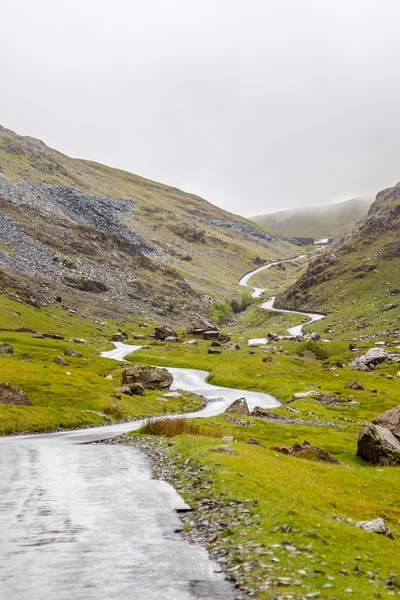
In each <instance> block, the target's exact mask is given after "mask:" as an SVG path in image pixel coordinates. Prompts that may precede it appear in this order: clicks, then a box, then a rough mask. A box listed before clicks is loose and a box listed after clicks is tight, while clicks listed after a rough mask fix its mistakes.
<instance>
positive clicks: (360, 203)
mask: <svg viewBox="0 0 400 600" xmlns="http://www.w3.org/2000/svg"><path fill="white" fill-rule="evenodd" d="M372 201H373V198H368V197H360V198H351V199H350V200H345V201H343V202H338V203H336V204H326V205H324V206H309V207H304V208H294V209H290V210H282V211H279V212H276V213H271V214H266V215H258V216H256V217H252V220H253V221H254V222H255V223H260V225H264V226H265V227H269V228H270V229H273V230H274V231H277V232H279V233H281V234H283V235H286V236H290V237H311V238H314V239H315V240H317V239H321V238H327V237H335V238H336V237H338V236H339V235H341V234H342V233H344V232H345V231H347V230H348V229H350V228H351V227H353V225H355V224H356V223H357V222H358V221H360V220H361V219H364V218H365V217H366V216H367V213H368V209H369V207H370V206H371V203H372Z"/></svg>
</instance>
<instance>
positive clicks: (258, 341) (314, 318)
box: [239, 254, 325, 346]
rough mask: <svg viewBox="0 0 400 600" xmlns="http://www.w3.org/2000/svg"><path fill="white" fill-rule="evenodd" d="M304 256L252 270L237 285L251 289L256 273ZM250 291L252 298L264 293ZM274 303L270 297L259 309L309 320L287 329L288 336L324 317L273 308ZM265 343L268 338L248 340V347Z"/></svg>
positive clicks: (260, 289)
mask: <svg viewBox="0 0 400 600" xmlns="http://www.w3.org/2000/svg"><path fill="white" fill-rule="evenodd" d="M306 256H307V255H306V254H300V255H299V256H295V257H294V258H286V259H284V260H277V261H275V262H271V263H268V264H267V265H263V266H261V267H258V268H257V269H254V271H250V273H246V275H243V277H242V278H241V279H239V285H242V286H245V287H251V286H249V285H248V284H249V281H250V279H251V278H252V277H254V275H257V273H261V272H262V271H266V270H267V269H270V268H271V267H276V266H278V265H280V264H283V263H286V262H291V261H294V260H299V259H300V258H305V257H306ZM252 289H253V292H252V294H251V295H252V297H253V298H260V297H261V296H262V294H263V292H264V291H265V290H264V289H263V288H257V287H253V288H252ZM274 303H275V296H271V298H270V299H269V300H268V301H267V302H263V303H262V304H260V308H261V309H262V310H273V311H274V312H281V313H292V314H295V315H301V316H302V317H304V316H306V317H308V318H309V320H308V321H307V322H306V323H301V324H300V325H295V326H293V327H289V328H288V333H289V335H291V336H293V337H296V336H297V335H302V333H303V327H304V326H305V325H310V324H311V323H315V321H320V320H321V319H323V318H325V315H323V314H321V313H312V312H300V311H297V310H284V309H282V308H274ZM267 343H268V338H252V339H250V340H249V345H250V346H257V345H262V344H267Z"/></svg>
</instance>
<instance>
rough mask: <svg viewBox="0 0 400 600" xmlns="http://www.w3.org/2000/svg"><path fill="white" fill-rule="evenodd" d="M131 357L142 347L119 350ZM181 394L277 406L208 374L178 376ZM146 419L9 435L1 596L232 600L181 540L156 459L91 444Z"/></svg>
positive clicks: (211, 405) (223, 403)
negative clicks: (156, 473)
mask: <svg viewBox="0 0 400 600" xmlns="http://www.w3.org/2000/svg"><path fill="white" fill-rule="evenodd" d="M115 346H116V348H115V349H114V350H112V351H110V352H108V353H105V355H106V356H108V357H109V358H114V359H116V360H122V359H123V358H124V356H126V354H128V353H130V352H132V351H133V350H137V349H139V347H137V346H136V347H133V346H129V345H126V344H118V343H117V344H115ZM171 372H173V375H174V384H173V388H175V389H177V388H180V389H185V390H189V391H194V392H197V393H199V394H202V395H204V396H205V397H206V398H207V399H208V405H207V406H206V407H205V409H203V410H202V411H199V412H198V413H193V416H196V417H201V416H203V417H204V416H212V415H216V414H219V413H221V412H223V411H224V410H225V408H226V407H227V406H228V405H229V404H230V403H231V402H233V400H235V399H236V398H238V397H240V396H247V399H248V403H249V406H250V408H254V406H255V405H256V404H258V405H261V406H264V407H274V406H277V405H278V404H279V402H278V401H277V400H276V399H275V398H273V397H272V396H270V395H268V394H262V393H257V392H246V391H243V390H234V389H229V388H224V387H217V386H212V385H210V384H208V383H206V381H205V379H206V377H207V375H208V373H206V372H204V371H196V370H192V369H171ZM142 424H143V422H142V421H137V422H134V423H122V424H116V425H111V426H107V427H95V428H89V429H81V430H76V431H64V432H60V433H55V434H42V435H31V436H16V437H9V438H0V599H1V600H3V599H5V600H73V599H76V600H92V599H96V600H103V599H104V600H106V599H107V600H114V599H115V600H117V599H118V600H125V599H127V600H131V599H132V600H133V599H135V600H192V599H196V598H197V599H200V598H206V599H207V600H220V599H221V600H231V599H233V598H234V594H233V591H232V587H231V586H230V584H229V583H228V582H226V581H225V580H224V577H223V575H222V574H221V573H220V572H219V571H220V569H219V567H218V565H216V563H214V562H213V561H212V560H210V557H209V556H208V554H207V552H206V551H205V550H204V549H203V548H201V547H200V546H197V545H193V544H189V543H188V542H187V541H185V540H184V539H183V537H182V536H181V535H180V534H179V530H180V528H181V522H180V520H179V517H178V514H177V512H176V511H177V510H182V509H185V508H188V507H187V506H186V505H185V504H184V502H183V500H182V499H181V498H180V496H179V495H178V494H177V493H176V492H175V490H174V489H173V488H172V487H171V486H169V485H168V484H166V483H165V482H162V481H156V480H153V479H152V478H151V477H152V474H151V468H150V464H149V462H148V459H147V458H146V457H145V456H144V455H143V454H142V453H141V452H139V451H138V450H136V449H135V448H132V447H127V446H116V445H110V446H107V445H90V444H88V442H93V441H96V440H101V439H107V438H109V437H113V436H115V435H118V434H120V433H124V432H127V431H130V430H132V429H137V428H139V427H140V426H141V425H142Z"/></svg>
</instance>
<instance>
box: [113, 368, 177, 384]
mask: <svg viewBox="0 0 400 600" xmlns="http://www.w3.org/2000/svg"><path fill="white" fill-rule="evenodd" d="M172 382H173V377H172V375H171V373H170V372H169V371H167V369H163V368H161V367H141V366H135V367H129V368H128V369H125V371H124V372H123V374H122V383H123V384H124V385H127V386H128V387H131V386H132V385H133V384H136V383H140V384H141V385H142V386H143V387H144V388H145V389H149V390H169V388H170V386H171V384H172Z"/></svg>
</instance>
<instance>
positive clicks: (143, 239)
mask: <svg viewBox="0 0 400 600" xmlns="http://www.w3.org/2000/svg"><path fill="white" fill-rule="evenodd" d="M0 208H1V214H0V290H1V292H2V293H3V294H6V295H8V296H9V297H11V298H16V297H17V298H20V299H22V300H23V301H25V302H28V303H31V304H34V305H38V306H41V305H43V304H48V303H52V302H58V303H59V304H61V305H62V306H64V307H66V308H67V307H68V308H71V307H72V308H74V307H78V308H79V307H80V308H82V307H84V308H85V310H86V311H90V312H91V313H93V314H97V315H102V316H115V315H116V314H117V315H118V314H120V315H123V316H128V315H148V316H156V315H168V316H169V317H170V318H172V319H173V318H174V316H175V317H178V316H179V315H180V314H182V313H184V314H188V315H189V314H199V313H201V314H207V312H208V311H209V309H210V304H211V303H212V301H213V300H214V299H218V298H223V297H226V296H229V295H232V294H233V293H235V289H236V283H237V280H238V278H239V277H240V275H242V274H243V273H244V272H246V271H248V270H249V269H251V268H253V266H254V265H255V264H258V262H260V261H267V260H269V259H273V258H276V257H281V256H282V257H286V256H291V255H293V254H295V253H296V251H297V250H296V249H295V248H294V247H293V246H292V244H290V243H289V242H288V241H287V240H286V239H284V238H282V237H280V236H278V235H273V234H271V233H269V232H267V231H265V230H264V229H263V228H261V227H258V226H255V225H254V224H251V223H249V222H248V221H246V220H245V219H243V218H241V217H238V216H236V215H232V214H230V213H228V212H226V211H224V210H222V209H220V208H218V207H216V206H213V205H212V204H210V203H209V202H207V201H206V200H203V199H202V198H199V197H198V196H195V195H192V194H187V193H184V192H182V191H180V190H178V189H176V188H172V187H169V186H167V185H163V184H160V183H156V182H153V181H149V180H147V179H143V178H141V177H138V176H136V175H132V174H130V173H126V172H124V171H119V170H116V169H112V168H110V167H106V166H104V165H100V164H96V163H93V162H89V161H85V160H77V159H71V158H68V157H67V156H64V155H63V154H61V153H59V152H57V151H55V150H52V149H50V148H48V147H47V146H46V145H45V144H44V143H43V142H41V141H40V140H36V139H33V138H29V137H21V136H18V135H16V134H15V133H13V132H12V131H9V130H7V129H5V128H2V127H0Z"/></svg>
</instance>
